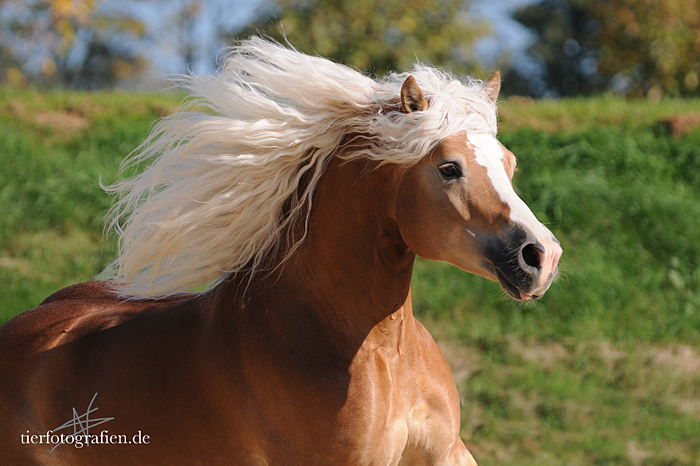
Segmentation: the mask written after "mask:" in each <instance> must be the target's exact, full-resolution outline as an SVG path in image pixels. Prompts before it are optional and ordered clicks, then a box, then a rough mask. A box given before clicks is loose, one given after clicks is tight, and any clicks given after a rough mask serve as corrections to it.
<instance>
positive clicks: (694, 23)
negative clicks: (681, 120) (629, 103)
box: [589, 0, 700, 97]
mask: <svg viewBox="0 0 700 466" xmlns="http://www.w3.org/2000/svg"><path fill="white" fill-rule="evenodd" d="M589 8H590V14H591V16H592V17H594V18H595V19H596V20H597V21H598V22H599V23H600V25H601V27H600V33H599V34H598V35H597V37H596V41H597V43H598V46H599V47H600V53H599V60H600V65H599V72H600V73H601V75H603V76H605V77H608V78H609V79H612V80H613V82H612V85H613V86H616V85H617V86H619V87H621V88H622V90H623V91H624V92H629V93H632V94H633V95H635V94H636V95H641V94H647V95H649V96H650V97H660V95H661V94H662V93H670V94H685V95H691V94H694V95H700V2H698V0H637V1H629V0H627V1H625V0H591V1H590V7H589Z"/></svg>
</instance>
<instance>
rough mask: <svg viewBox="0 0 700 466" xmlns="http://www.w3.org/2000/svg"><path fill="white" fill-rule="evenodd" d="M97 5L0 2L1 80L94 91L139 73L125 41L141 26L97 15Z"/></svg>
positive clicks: (75, 0)
mask: <svg viewBox="0 0 700 466" xmlns="http://www.w3.org/2000/svg"><path fill="white" fill-rule="evenodd" d="M98 1H99V0H24V1H17V0H6V1H5V2H2V3H0V56H2V57H3V59H2V60H0V76H1V77H2V80H3V82H5V83H14V84H18V83H23V82H27V81H28V80H29V81H33V82H37V83H39V84H42V85H62V86H69V87H73V88H83V89H85V88H86V89H93V88H99V87H107V86H110V85H112V84H113V83H114V82H116V81H118V80H120V79H124V78H127V77H130V76H132V75H135V74H138V73H140V72H141V70H142V69H143V68H144V66H145V61H144V60H143V59H142V58H140V57H138V56H137V54H136V53H135V51H134V49H133V47H131V46H130V45H129V44H128V42H129V41H128V40H126V38H127V37H137V38H139V37H143V36H144V34H145V27H144V25H143V24H142V23H141V22H139V21H137V20H135V19H133V18H131V17H129V16H127V15H124V14H121V13H116V12H112V13H101V12H100V11H99V9H98V8H97V7H98Z"/></svg>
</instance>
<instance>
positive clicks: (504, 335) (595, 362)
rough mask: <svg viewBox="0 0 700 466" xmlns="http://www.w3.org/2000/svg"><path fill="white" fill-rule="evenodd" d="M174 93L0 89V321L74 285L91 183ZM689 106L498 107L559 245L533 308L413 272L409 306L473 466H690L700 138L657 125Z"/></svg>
mask: <svg viewBox="0 0 700 466" xmlns="http://www.w3.org/2000/svg"><path fill="white" fill-rule="evenodd" d="M180 98H181V96H178V95H152V94H128V93H118V92H114V93H99V94H76V93H38V92H35V91H21V92H20V91H10V90H7V89H0V202H1V203H2V205H3V209H2V213H0V303H2V305H0V322H2V321H5V320H7V319H8V318H10V317H11V316H13V315H15V314H16V313H18V312H21V311H22V310H24V309H27V308H29V307H32V306H35V305H37V304H38V303H39V302H40V301H41V300H42V299H43V298H45V297H46V296H48V295H49V294H50V293H51V292H53V291H55V290H57V289H58V288H60V287H63V286H66V285H68V284H71V283H75V282H78V281H83V280H87V279H90V278H91V277H93V276H94V275H95V274H96V273H98V272H99V270H100V269H101V268H102V267H103V266H104V265H105V264H106V263H107V261H108V260H109V257H110V255H111V254H112V252H113V245H112V244H111V243H109V242H108V243H107V244H105V245H103V244H102V242H101V237H102V220H103V218H104V214H105V212H106V210H107V207H108V199H107V198H106V197H105V196H104V194H103V193H102V192H101V190H100V189H99V184H98V180H99V177H100V176H101V177H102V179H103V182H105V183H110V182H111V181H113V180H114V177H115V174H116V171H117V168H118V166H119V162H120V161H121V159H122V158H123V157H124V156H125V155H126V154H128V153H129V152H130V151H131V150H132V149H133V148H135V147H136V146H137V145H138V143H139V142H140V141H142V140H143V138H144V137H145V136H146V134H147V132H148V129H149V128H150V127H151V124H152V122H153V120H154V119H156V118H157V117H158V116H162V115H164V114H167V113H168V112H169V111H171V110H172V109H174V108H175V107H176V106H177V103H178V102H179V100H180ZM690 111H695V112H698V111H700V102H698V101H674V100H668V101H662V102H661V103H660V104H650V103H647V102H631V103H629V102H625V101H622V100H617V99H613V98H600V99H593V100H569V101H563V102H548V101H543V102H536V103H529V102H527V101H521V100H510V101H507V102H505V103H504V104H503V105H502V108H501V121H502V124H501V136H500V138H501V141H502V142H503V143H504V144H506V146H508V147H509V148H510V149H511V150H512V151H513V152H514V153H515V154H516V155H517V156H518V157H519V165H518V166H519V172H518V174H517V175H516V180H515V184H516V189H517V190H518V191H519V192H520V194H521V195H522V197H523V198H524V200H525V201H526V202H527V203H528V204H529V205H530V206H531V207H532V209H533V211H534V212H535V213H536V215H538V217H539V218H540V219H541V220H543V221H545V222H546V223H547V224H548V225H549V226H550V228H551V229H552V231H553V232H554V233H555V234H556V235H557V236H558V238H559V239H560V240H561V241H562V244H563V247H564V251H565V255H564V258H563V262H562V269H563V272H564V273H563V274H562V275H563V278H561V279H560V280H559V281H558V282H557V283H556V284H555V285H554V286H553V288H552V289H551V290H550V291H549V293H548V294H547V296H546V297H545V298H544V299H543V300H541V301H540V302H538V303H536V304H531V305H518V304H515V303H513V302H511V301H509V300H506V299H504V298H503V297H502V296H503V295H502V293H501V292H500V290H499V288H498V285H496V284H494V283H491V282H488V281H486V280H484V279H482V278H479V277H473V276H469V275H468V274H466V273H464V272H461V271H459V270H457V269H455V268H454V267H451V266H448V265H445V264H438V263H429V262H427V261H422V260H419V261H418V263H417V265H416V274H415V280H414V301H415V305H416V310H417V313H418V314H419V315H420V316H421V319H422V320H423V321H424V322H425V323H426V324H427V325H428V327H429V328H430V329H431V331H432V332H433V334H435V335H437V336H438V338H439V339H440V340H442V341H444V342H445V352H446V354H447V355H448V358H449V359H450V362H451V364H452V365H453V368H454V369H455V374H456V378H457V380H458V384H459V386H460V393H462V397H463V417H464V419H463V420H464V422H463V436H464V437H465V439H466V440H467V442H468V443H469V445H470V447H471V449H472V450H473V452H474V454H475V456H476V457H477V460H479V464H481V465H482V466H484V465H495V464H514V465H536V464H537V465H565V464H571V465H578V464H581V465H583V464H586V465H588V464H601V465H603V464H611V465H612V464H615V465H617V464H621V465H627V464H629V465H637V464H645V465H656V464H659V465H661V464H665V465H666V464H678V465H681V464H688V465H693V464H695V465H698V464H700V297H699V294H698V293H697V290H698V288H699V286H698V285H700V266H699V265H700V264H699V262H700V202H698V200H699V199H700V196H699V194H700V176H698V174H697V173H698V169H700V132H695V133H692V134H690V135H688V136H685V137H683V138H677V137H674V136H671V135H669V134H666V132H665V131H664V130H663V129H662V128H661V127H660V126H659V125H657V124H655V122H656V121H658V120H659V119H660V118H662V117H666V116H669V115H673V114H676V113H684V112H690Z"/></svg>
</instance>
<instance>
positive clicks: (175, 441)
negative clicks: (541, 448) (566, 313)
mask: <svg viewBox="0 0 700 466" xmlns="http://www.w3.org/2000/svg"><path fill="white" fill-rule="evenodd" d="M181 84H182V85H183V86H184V87H185V88H186V89H187V90H188V91H189V92H190V95H191V98H190V99H189V100H187V101H186V102H185V103H184V104H183V106H182V108H181V110H180V111H179V112H177V113H175V114H173V115H171V116H169V117H166V118H165V119H162V120H161V121H160V122H159V123H158V124H157V125H156V126H155V127H154V128H153V130H152V133H151V135H150V136H149V137H148V138H147V139H146V141H145V142H144V143H143V144H142V145H141V146H140V147H139V149H138V150H137V151H135V152H134V153H133V154H132V155H131V156H130V157H129V158H128V159H127V162H125V165H124V167H133V166H134V165H140V164H143V165H145V166H146V168H145V169H144V170H143V171H141V172H140V173H139V174H137V175H134V176H130V177H129V176H124V179H123V180H122V181H120V182H117V183H115V184H114V185H111V186H107V187H105V188H106V189H108V190H109V191H110V192H111V193H113V194H114V195H115V196H116V198H117V200H116V202H115V204H114V207H113V209H112V212H111V214H110V217H109V218H110V220H109V225H110V226H111V228H112V229H113V230H114V231H116V234H117V235H118V236H119V251H118V254H117V258H116V259H115V260H114V262H113V263H112V264H111V265H110V266H109V267H108V268H107V270H106V271H105V274H104V275H103V276H102V277H100V279H98V280H96V281H92V282H87V283H81V284H76V285H73V286H69V287H67V288H65V289H62V290H59V291H57V292H56V293H54V294H53V295H51V296H49V297H48V298H47V299H45V300H44V301H43V302H42V303H41V304H40V305H39V306H38V307H36V308H34V309H31V310H28V311H26V312H24V313H22V314H19V315H18V316H16V317H14V318H13V319H12V320H10V321H8V322H7V323H6V324H5V325H3V326H2V327H0V379H1V380H2V383H1V384H0V419H2V422H0V451H2V456H3V464H7V465H22V466H33V465H71V466H78V465H97V464H99V465H126V464H128V465H160V464H162V465H169V466H172V465H188V466H189V465H223V464H226V465H242V466H248V465H251V466H252V465H256V466H263V465H270V466H273V465H324V466H325V465H402V466H404V465H444V466H447V465H455V466H456V465H475V464H476V462H475V460H474V458H473V457H472V455H471V454H470V452H469V451H468V449H467V447H466V446H465V444H464V442H463V441H462V440H461V438H460V402H459V398H458V393H457V389H456V385H455V382H454V380H453V377H452V374H451V371H450V368H449V366H448V364H447V362H446V360H445V357H444V356H443V354H442V352H441V351H440V349H439V347H438V346H437V344H436V343H435V341H434V340H433V338H432V337H431V336H430V334H429V333H428V331H427V330H426V329H425V328H424V327H423V326H422V325H421V324H420V323H419V322H418V321H417V320H416V318H414V316H413V311H412V305H411V286H410V283H411V274H412V269H413V264H414V260H415V257H416V255H418V256H422V257H424V258H427V259H431V260H439V261H447V262H449V263H451V264H453V265H455V266H457V267H459V268H461V269H464V270H466V271H468V272H471V273H474V274H478V275H482V276H484V277H486V278H488V279H491V280H494V281H497V282H499V283H500V285H501V287H502V288H503V290H504V291H505V293H506V294H507V295H508V296H510V297H512V298H513V299H515V300H518V301H532V300H535V299H538V298H540V297H541V296H542V295H543V294H544V293H545V291H547V289H548V288H549V286H550V284H551V283H552V280H553V279H554V277H555V275H556V273H557V269H558V261H559V258H560V256H561V253H562V249H561V247H560V244H559V242H558V241H557V240H556V238H555V237H554V236H553V235H552V233H551V232H550V231H549V230H548V229H547V227H545V226H544V225H543V224H542V223H540V222H539V221H538V220H537V219H536V218H535V216H534V215H533V213H532V212H531V211H530V209H529V208H528V207H527V205H526V204H525V203H524V202H523V201H522V200H521V199H520V198H519V197H518V196H517V195H516V193H515V191H514V189H513V186H512V183H511V180H512V177H513V174H514V171H515V165H516V160H515V156H514V155H513V153H512V152H510V151H509V150H508V149H506V148H505V147H504V146H503V145H502V144H500V143H499V141H498V140H497V138H496V121H497V120H496V109H497V98H498V94H499V90H500V75H499V74H498V73H496V74H494V75H493V76H492V77H491V78H490V79H489V80H487V81H486V82H483V81H478V80H475V79H472V78H464V79H463V80H459V79H458V78H456V77H454V76H453V75H451V74H449V73H447V72H445V71H441V70H439V69H436V68H434V67H430V66H426V65H422V64H416V65H415V66H414V68H413V69H412V70H411V71H410V72H408V73H391V74H389V75H388V76H386V77H384V78H381V79H379V78H370V77H368V76H366V75H363V74H361V73H359V72H358V71H356V70H353V69H350V68H349V67H345V66H344V65H342V64H338V63H334V62H331V61H329V60H326V59H323V58H321V57H314V56H309V55H305V54H302V53H300V52H298V51H296V50H294V49H292V48H288V47H284V46H282V45H280V44H277V43H273V42H271V41H268V40H266V39H260V38H252V39H249V40H246V41H244V42H241V43H239V44H238V45H237V46H235V47H234V49H233V50H232V51H231V53H230V55H228V57H227V58H226V60H225V62H224V63H223V64H222V67H221V69H220V70H219V71H218V73H217V74H215V75H204V76H189V77H183V78H181ZM125 169H127V168H125ZM207 285H208V286H207ZM197 287H199V289H200V290H201V289H204V291H200V292H187V290H193V289H197ZM205 287H206V289H205Z"/></svg>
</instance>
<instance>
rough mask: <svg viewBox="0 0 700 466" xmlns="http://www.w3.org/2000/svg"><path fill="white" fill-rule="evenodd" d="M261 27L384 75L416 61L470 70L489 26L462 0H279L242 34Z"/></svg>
mask: <svg viewBox="0 0 700 466" xmlns="http://www.w3.org/2000/svg"><path fill="white" fill-rule="evenodd" d="M258 31H262V32H264V33H266V34H267V35H269V36H271V37H272V38H274V39H277V40H278V41H281V42H284V41H285V40H288V41H289V42H290V43H291V44H292V45H293V46H294V47H296V48H297V49H299V50H301V51H303V52H306V53H312V54H313V53H315V54H319V55H322V56H324V57H327V58H331V59H333V60H336V61H339V62H342V63H345V64H347V65H350V66H354V67H356V68H358V69H360V70H364V71H369V72H373V73H376V74H379V75H381V74H384V73H386V72H387V71H389V70H398V71H403V70H406V69H407V68H409V67H410V65H411V64H412V63H414V62H415V61H417V60H418V61H421V62H424V63H431V64H434V65H437V66H441V67H447V68H450V69H451V70H452V71H453V72H455V73H466V72H470V71H472V70H473V68H474V64H475V63H476V61H477V60H476V58H475V56H474V54H473V53H472V48H471V46H472V43H473V42H474V41H475V40H476V39H477V38H479V37H480V36H481V35H483V34H484V33H485V32H486V31H487V27H486V26H485V25H484V24H481V23H477V22H475V21H473V20H472V19H470V18H469V16H468V15H467V13H466V6H465V2H464V1H463V0H352V1H351V0H275V3H274V4H273V8H272V10H271V11H265V12H263V13H262V14H261V15H260V16H259V19H258V20H257V21H256V22H254V23H253V24H252V25H251V26H250V27H249V28H248V29H247V30H245V31H244V32H243V35H245V34H251V33H256V32H258Z"/></svg>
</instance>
